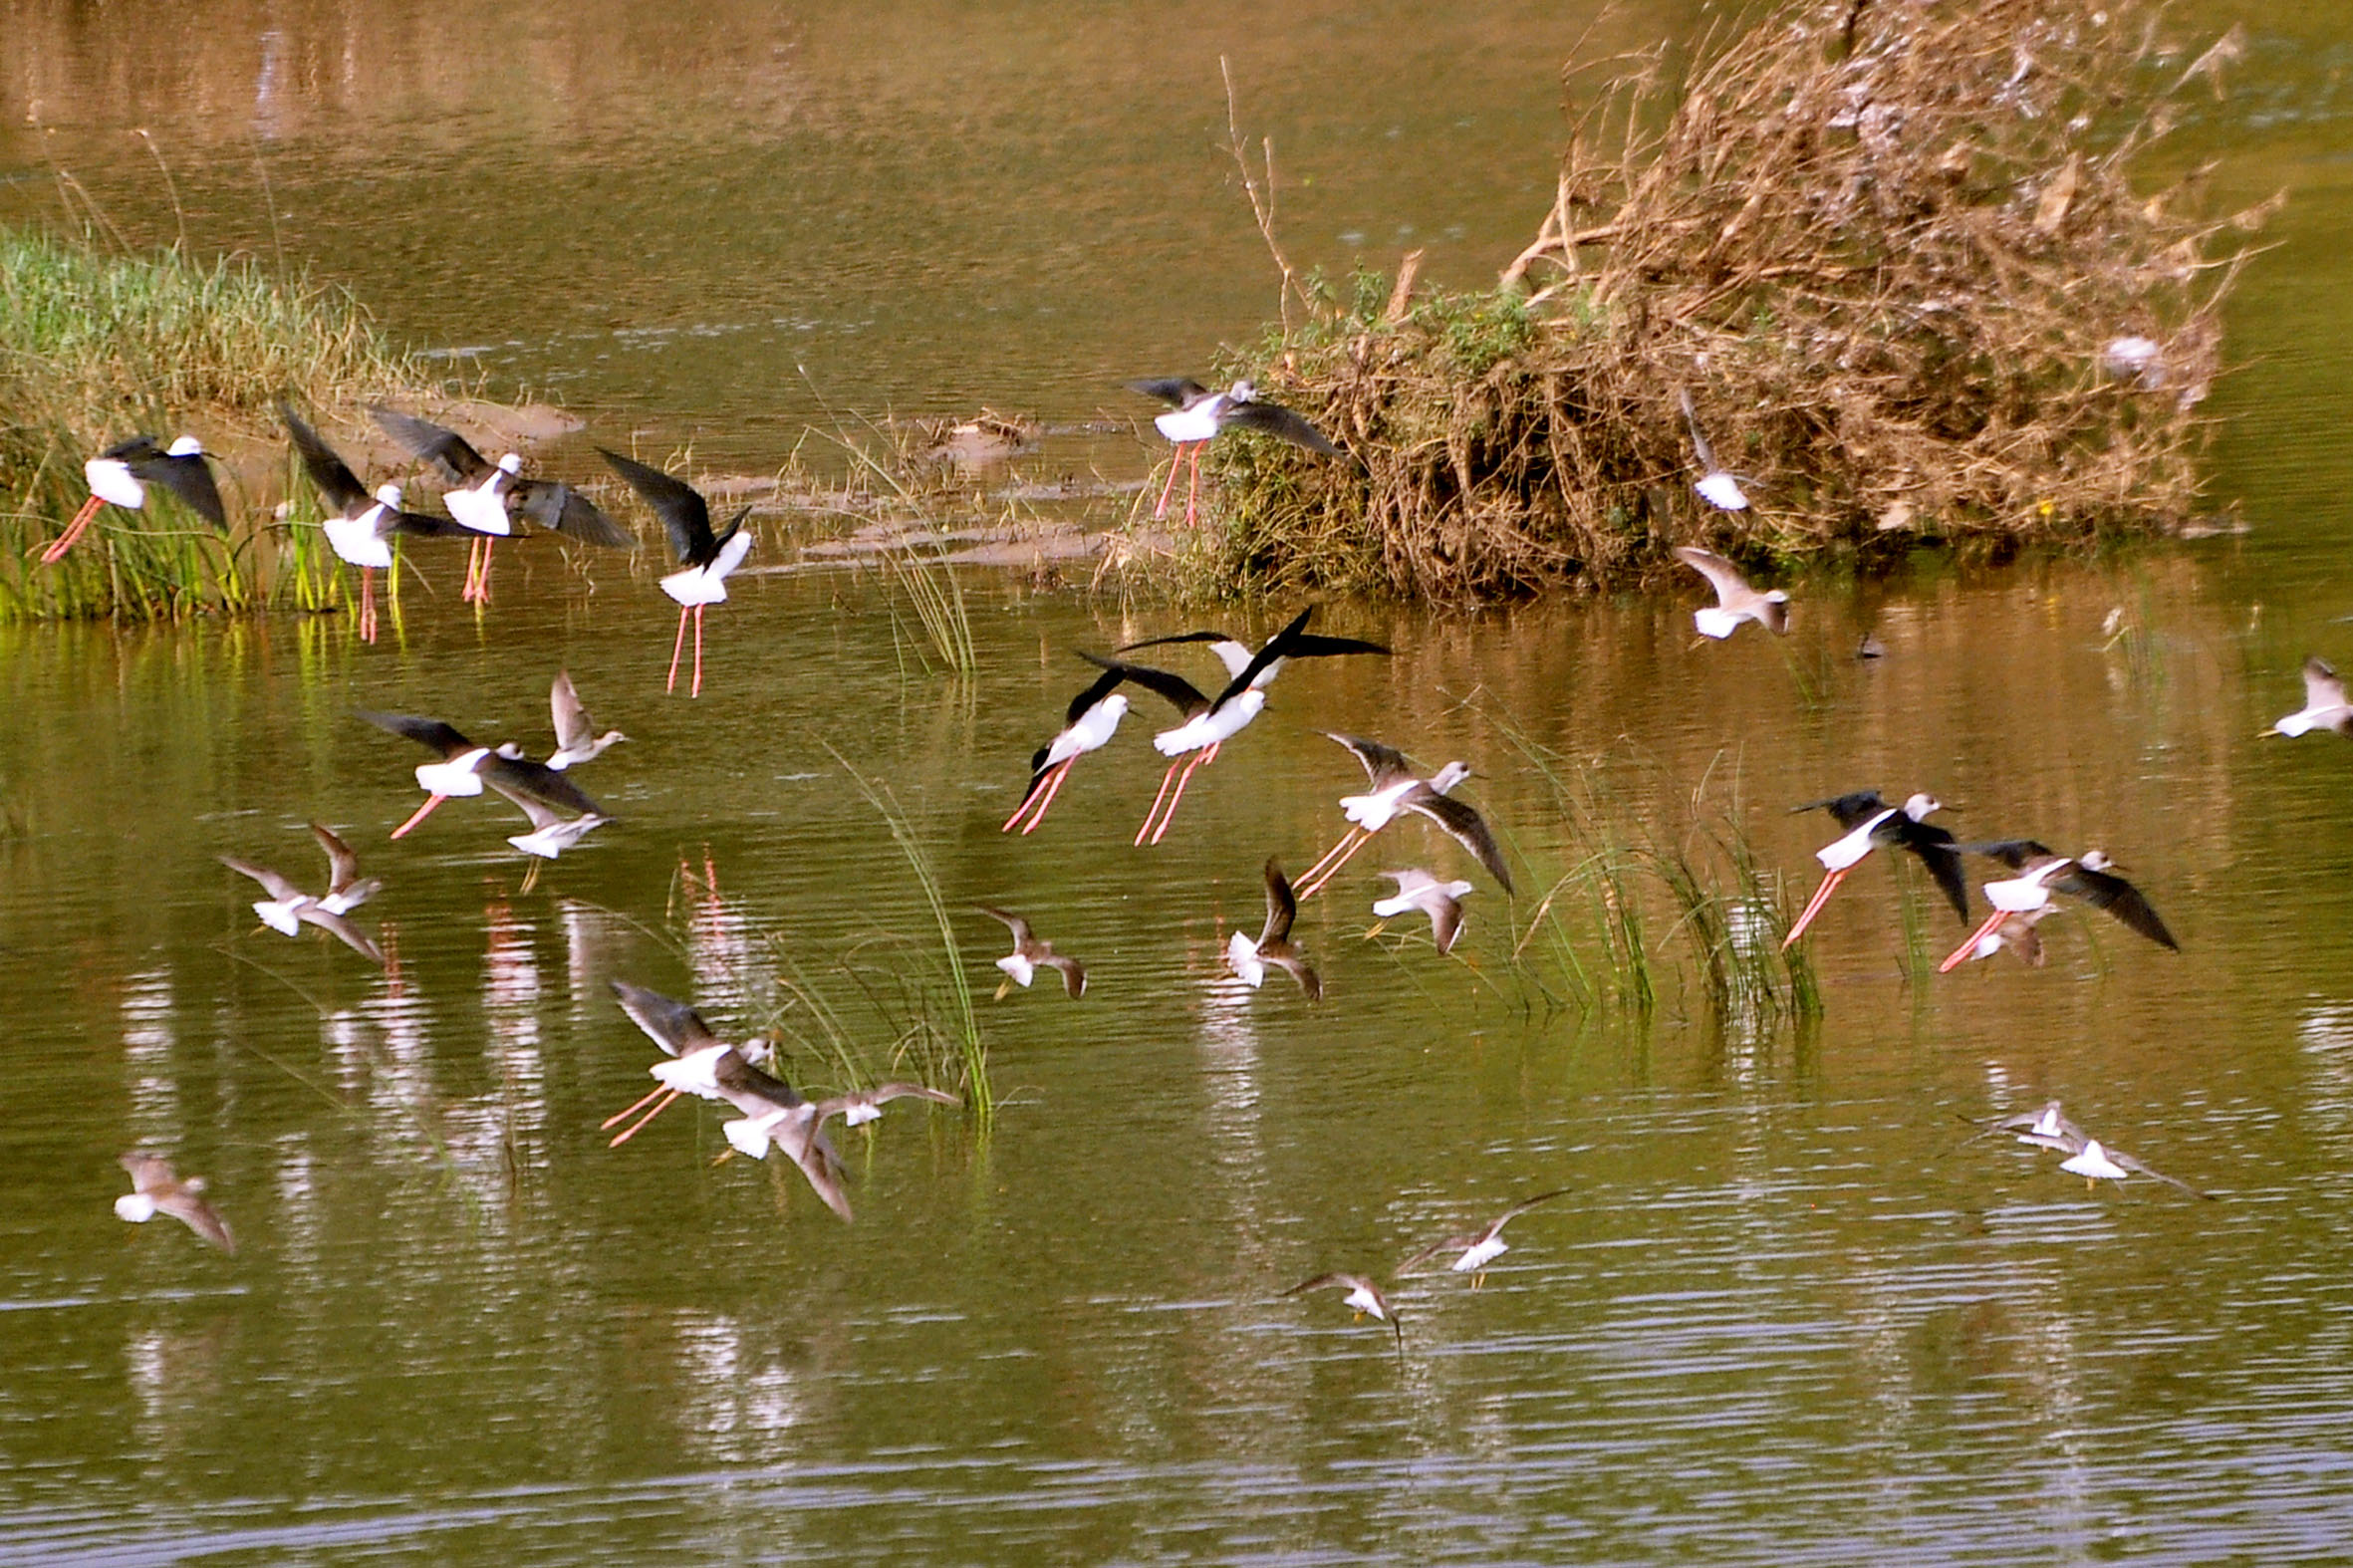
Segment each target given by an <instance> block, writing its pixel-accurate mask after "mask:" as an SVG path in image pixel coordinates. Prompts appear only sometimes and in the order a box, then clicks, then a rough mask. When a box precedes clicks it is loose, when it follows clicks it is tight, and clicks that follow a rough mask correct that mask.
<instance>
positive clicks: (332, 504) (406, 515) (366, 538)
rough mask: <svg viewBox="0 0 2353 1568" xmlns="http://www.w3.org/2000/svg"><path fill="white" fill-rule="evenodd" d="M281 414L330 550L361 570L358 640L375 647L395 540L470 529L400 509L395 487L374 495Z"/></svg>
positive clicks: (285, 411)
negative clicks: (379, 586)
mask: <svg viewBox="0 0 2353 1568" xmlns="http://www.w3.org/2000/svg"><path fill="white" fill-rule="evenodd" d="M278 414H279V417H281V418H283V419H284V420H285V421H286V433H287V434H288V435H290V436H292V437H293V438H294V449H295V451H297V452H298V453H300V454H301V456H302V465H303V469H304V471H305V472H307V473H308V474H309V475H310V476H311V484H312V486H313V487H314V488H315V489H317V490H318V492H319V501H320V504H321V505H322V506H323V507H324V508H326V510H327V511H328V513H329V515H328V516H326V517H324V518H323V519H321V521H320V525H319V526H320V527H321V529H323V530H324V531H325V533H326V535H327V544H328V548H330V549H332V550H333V551H334V552H335V553H336V555H337V557H338V558H339V559H341V560H343V561H346V562H348V563H350V564H351V565H353V566H356V567H358V568H359V569H360V625H359V632H360V641H361V642H363V643H373V642H375V641H376V574H377V573H378V572H379V571H390V570H392V536H393V535H394V534H407V535H409V536H410V537H411V538H417V539H455V538H461V537H463V536H464V535H466V534H467V533H468V532H469V530H468V529H466V528H465V527H464V526H462V525H461V524H459V523H458V522H456V521H455V520H454V519H452V518H447V517H428V516H426V515H425V514H424V513H422V512H404V511H402V510H400V487H399V486H398V485H396V484H388V485H382V486H379V487H378V489H377V491H376V493H375V494H374V495H370V494H369V493H368V490H367V487H366V486H364V485H362V484H361V483H360V478H359V475H357V474H355V473H353V472H352V470H351V466H350V465H349V464H347V463H346V462H345V461H344V460H343V458H342V457H341V456H339V455H338V454H337V452H336V450H335V448H334V447H332V446H330V445H328V444H327V442H326V441H325V440H323V439H322V438H321V437H320V435H319V432H318V431H317V430H314V429H312V428H311V427H310V426H309V425H307V424H305V423H303V421H302V420H301V419H300V418H299V417H297V416H296V414H295V411H294V410H293V409H292V408H290V407H288V406H286V405H285V404H284V403H280V404H279V405H278ZM396 586H397V585H395V587H396Z"/></svg>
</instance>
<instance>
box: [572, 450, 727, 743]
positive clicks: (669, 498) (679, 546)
mask: <svg viewBox="0 0 2353 1568" xmlns="http://www.w3.org/2000/svg"><path fill="white" fill-rule="evenodd" d="M597 450H598V451H600V452H603V453H604V455H605V461H607V462H609V463H611V464H612V465H613V471H614V472H615V473H618V474H620V475H621V476H622V477H623V478H624V479H627V480H628V481H629V482H630V488H631V489H633V490H635V491H637V492H638V494H639V495H640V496H641V497H643V498H644V500H645V502H646V504H647V505H648V506H651V507H652V508H654V516H656V517H658V518H660V519H661V526H662V528H663V530H664V531H665V532H667V533H668V534H669V539H670V549H671V550H672V551H673V552H675V553H676V555H677V558H678V563H679V565H680V566H681V567H683V568H684V570H683V571H677V572H672V573H671V574H670V575H669V576H667V577H665V578H663V579H662V580H661V591H662V592H663V593H665V594H667V595H669V596H670V598H671V599H673V600H675V601H676V602H677V606H678V636H677V640H676V641H675V642H673V643H672V644H671V645H670V674H669V683H668V684H667V685H665V686H663V687H662V689H663V690H664V691H675V690H676V689H677V688H678V654H679V653H680V651H682V650H683V649H684V648H685V646H686V618H687V617H688V616H692V617H693V618H694V683H693V684H692V685H691V686H689V687H688V688H687V690H686V694H687V695H688V696H690V697H698V696H700V695H702V612H703V611H704V610H705V609H706V608H708V607H709V606H711V605H719V604H725V603H726V602H727V577H728V574H729V573H731V572H733V571H734V570H735V569H736V568H737V567H739V566H741V565H743V558H744V557H745V556H747V555H749V554H750V553H751V548H752V536H751V535H749V534H747V533H745V532H744V531H743V520H744V519H745V518H746V517H749V516H750V515H751V508H750V507H749V506H745V507H744V508H743V509H742V510H740V511H738V512H737V513H736V514H735V515H734V516H733V517H732V518H730V519H728V522H727V529H726V532H724V533H713V532H712V531H711V511H710V503H709V502H707V501H705V500H704V499H703V498H702V496H701V494H700V492H698V491H696V490H695V489H694V487H693V486H692V485H689V484H687V483H685V482H684V481H683V480H681V479H676V478H673V477H672V476H670V475H669V474H666V473H663V472H662V471H661V470H660V469H658V468H650V467H648V466H647V465H646V464H644V463H641V462H636V461H633V460H632V459H630V458H627V457H624V456H622V455H621V453H619V452H613V451H606V450H605V448H604V447H602V446H600V447H598V448H597Z"/></svg>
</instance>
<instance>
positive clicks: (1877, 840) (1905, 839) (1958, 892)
mask: <svg viewBox="0 0 2353 1568" xmlns="http://www.w3.org/2000/svg"><path fill="white" fill-rule="evenodd" d="M1943 809H1944V807H1943V806H1942V805H1941V804H1940V803H1939V801H1938V800H1937V798H1936V797H1935V796H1934V795H1914V796H1911V797H1910V798H1908V799H1907V800H1906V801H1905V802H1904V804H1903V805H1901V806H1891V805H1889V804H1888V803H1887V802H1886V801H1884V800H1881V799H1880V798H1879V791H1877V790H1873V789H1866V790H1856V791H1855V792H1854V793H1852V794H1848V795H1834V796H1832V797H1830V798H1829V799H1827V800H1816V801H1808V802H1807V803H1806V804H1805V805H1802V806H1793V807H1791V808H1790V810H1791V811H1793V812H1796V811H1827V812H1829V813H1830V815H1831V816H1832V818H1834V819H1835V820H1836V821H1837V823H1838V825H1839V826H1840V827H1842V828H1844V829H1846V830H1847V831H1846V832H1845V833H1844V834H1842V835H1840V836H1839V837H1838V838H1835V839H1833V840H1831V841H1830V842H1829V843H1828V844H1825V845H1823V846H1822V847H1821V848H1820V849H1819V850H1816V851H1815V852H1814V859H1816V860H1818V861H1820V862H1821V863H1822V871H1823V875H1822V885H1821V886H1820V887H1818V888H1816V889H1815V890H1814V896H1813V897H1812V898H1811V899H1809V900H1807V901H1806V907H1805V913H1804V914H1802V915H1799V916H1798V917H1797V920H1796V922H1795V923H1794V924H1792V925H1791V926H1790V927H1789V934H1788V935H1786V936H1784V937H1782V938H1781V945H1782V946H1783V947H1784V948H1786V947H1787V946H1788V945H1789V944H1790V943H1791V942H1793V941H1795V940H1797V939H1798V938H1799V937H1800V936H1803V935H1804V934H1805V932H1806V927H1807V926H1808V925H1811V924H1812V923H1813V922H1814V916H1815V915H1819V914H1821V913H1822V907H1823V906H1824V905H1826V904H1828V903H1829V902H1830V896H1831V895H1832V894H1834V893H1836V892H1837V891H1838V885H1839V884H1840V883H1842V882H1844V881H1846V879H1847V873H1849V872H1851V871H1853V870H1854V869H1855V868H1856V867H1857V866H1859V865H1861V864H1862V863H1863V860H1864V858H1865V857H1866V856H1868V855H1869V854H1870V853H1871V852H1872V851H1873V850H1875V849H1880V848H1883V847H1885V848H1890V849H1902V850H1909V851H1910V852H1911V853H1912V854H1914V855H1916V856H1918V857H1920V863H1921V864H1922V865H1923V866H1926V867H1927V868H1928V870H1929V875H1930V876H1931V877H1933V878H1935V879H1936V883H1937V887H1938V889H1939V890H1940V891H1942V892H1943V893H1944V895H1945V897H1946V898H1947V899H1949V900H1951V901H1952V903H1953V908H1954V910H1955V911H1956V912H1957V913H1959V915H1961V918H1962V919H1964V920H1965V919H1967V918H1968V917H1969V894H1968V885H1967V884H1966V883H1965V882H1963V881H1962V880H1961V856H1960V854H1959V852H1958V851H1957V850H1956V849H1955V848H1954V841H1953V835H1952V834H1951V833H1948V832H1947V831H1946V830H1945V829H1943V828H1938V827H1932V826H1930V825H1929V823H1928V822H1927V821H1926V820H1925V819H1926V818H1927V817H1928V816H1929V815H1930V814H1931V813H1932V812H1937V811H1942V810H1943Z"/></svg>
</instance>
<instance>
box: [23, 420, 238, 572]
mask: <svg viewBox="0 0 2353 1568" xmlns="http://www.w3.org/2000/svg"><path fill="white" fill-rule="evenodd" d="M82 477H83V478H85V479H87V480H89V481H90V499H89V500H87V501H85V502H83V503H82V510H80V511H79V512H76V513H75V514H74V520H73V521H72V522H70V523H68V524H67V525H66V531H65V532H64V533H62V534H59V535H58V536H57V538H55V539H54V540H52V541H50V545H49V548H48V549H46V550H44V551H42V552H41V564H42V565H43V566H51V565H54V564H56V563H57V562H58V561H60V560H63V559H64V558H65V553H66V552H67V551H68V550H71V549H73V548H74V541H75V540H77V539H80V538H81V537H82V532H83V530H84V529H86V528H88V527H89V526H90V520H91V519H92V518H94V517H96V516H98V513H99V508H100V507H102V506H106V505H108V504H109V503H110V502H111V503H112V504H114V505H116V506H120V507H122V508H123V509H124V510H125V511H127V512H136V511H141V510H144V509H145V507H146V504H147V486H148V485H150V484H159V485H161V486H162V487H163V488H164V489H166V490H168V491H170V492H171V493H172V494H173V495H175V496H177V497H179V499H180V501H181V503H182V504H184V505H185V506H186V507H187V508H188V510H189V511H191V512H194V513H195V514H196V515H197V516H198V517H201V518H203V519H204V520H205V521H206V522H208V523H210V524H211V525H212V526H213V527H215V528H219V529H226V528H227V527H228V526H229V515H228V512H227V511H226V509H224V508H223V507H222V506H221V504H220V486H218V485H216V484H214V483H213V482H212V468H211V465H210V464H209V463H208V462H206V460H205V457H204V447H203V445H202V443H200V442H199V441H198V440H197V439H196V438H195V437H194V436H192V435H183V436H181V437H180V438H179V439H177V440H175V441H173V442H172V443H171V444H170V445H169V446H157V445H156V444H155V438H154V437H153V436H151V435H134V436H132V437H131V439H130V440H128V441H123V442H121V443H119V444H117V445H114V446H110V447H108V448H107V449H106V450H105V451H103V452H101V453H99V454H98V455H97V456H96V457H93V458H91V459H90V461H88V462H86V463H84V464H83V465H82Z"/></svg>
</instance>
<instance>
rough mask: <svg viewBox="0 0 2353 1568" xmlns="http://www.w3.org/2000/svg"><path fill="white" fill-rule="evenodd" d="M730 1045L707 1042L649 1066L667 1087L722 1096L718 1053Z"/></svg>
mask: <svg viewBox="0 0 2353 1568" xmlns="http://www.w3.org/2000/svg"><path fill="white" fill-rule="evenodd" d="M727 1049H728V1047H726V1046H723V1045H706V1046H703V1047H701V1048H700V1049H698V1050H693V1051H688V1052H687V1053H686V1054H685V1055H684V1056H678V1057H671V1058H669V1059H668V1060H666V1061H659V1062H655V1063H654V1066H653V1067H652V1068H650V1069H649V1071H651V1072H652V1073H653V1074H654V1078H655V1080H656V1081H658V1082H659V1083H660V1084H661V1086H662V1087H663V1088H664V1089H675V1090H676V1091H678V1093H680V1094H685V1095H694V1096H697V1097H699V1098H701V1099H704V1100H716V1099H718V1098H719V1079H718V1067H719V1057H720V1055H721V1053H723V1052H725V1051H726V1050H727Z"/></svg>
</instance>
